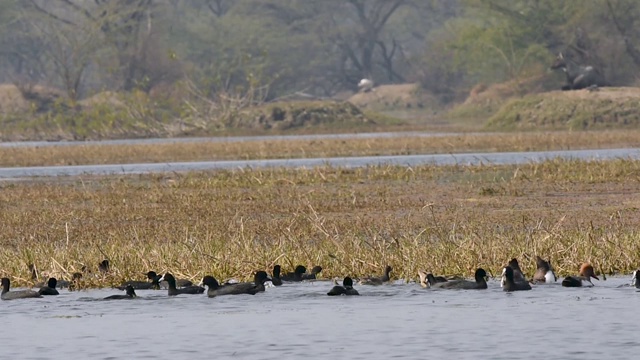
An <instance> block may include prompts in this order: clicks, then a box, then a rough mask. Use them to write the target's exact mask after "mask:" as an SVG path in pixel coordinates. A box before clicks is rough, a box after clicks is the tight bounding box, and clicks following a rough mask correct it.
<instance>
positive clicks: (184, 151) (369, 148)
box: [0, 130, 640, 167]
mask: <svg viewBox="0 0 640 360" xmlns="http://www.w3.org/2000/svg"><path fill="white" fill-rule="evenodd" d="M638 139H640V131H637V130H635V131H631V130H629V131H602V132H568V131H565V132H543V133H537V132H535V133H534V132H525V133H499V134H461V135H453V136H442V137H429V138H425V137H417V136H411V135H410V134H408V135H407V136H406V137H396V138H370V139H316V140H264V141H247V142H225V143H212V142H208V143H203V142H199V143H168V144H152V145H149V144H139V145H99V144H87V145H76V146H51V147H15V148H6V147H0V166H2V167H11V166H44V165H84V164H119V163H146V162H150V163H155V162H172V161H202V160H231V159H233V160H236V159H242V160H251V159H269V158H305V157H309V158H311V157H331V156H367V155H371V156H372V155H410V154H426V153H459V152H476V151H478V152H497V151H533V150H569V149H586V148H588V149H597V148H616V147H638V146H640V140H638Z"/></svg>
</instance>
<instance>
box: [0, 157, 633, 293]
mask: <svg viewBox="0 0 640 360" xmlns="http://www.w3.org/2000/svg"><path fill="white" fill-rule="evenodd" d="M63 180H64V181H58V180H49V179H41V180H34V181H28V182H16V183H2V184H0V224H1V225H0V245H1V247H0V264H1V265H0V275H2V276H11V277H12V279H13V281H14V282H15V283H16V285H27V284H30V283H31V280H30V272H29V270H28V268H27V265H28V264H35V265H36V267H37V268H38V270H39V276H40V277H43V278H44V277H47V276H50V275H55V276H58V277H62V278H66V279H68V278H69V277H70V274H71V273H73V272H75V271H80V269H81V268H82V266H83V265H86V266H87V267H88V270H89V271H92V274H93V275H87V276H85V278H86V279H87V280H86V281H87V283H86V285H87V286H107V285H113V284H117V283H119V282H120V281H123V280H128V279H134V278H135V279H142V278H143V276H142V273H143V272H146V271H148V270H155V271H157V272H163V271H172V272H173V273H174V274H176V275H178V276H180V277H187V278H190V279H194V280H199V279H200V278H201V277H202V276H203V275H204V274H213V275H215V276H216V277H219V278H227V277H232V276H233V277H239V278H243V279H248V278H250V277H251V273H252V272H253V271H255V270H256V269H270V268H271V267H272V266H273V265H274V264H276V263H277V264H281V265H282V266H283V268H284V270H292V269H293V267H294V266H295V265H296V264H298V263H301V264H304V265H308V266H311V265H316V264H319V265H322V266H323V267H324V269H325V270H324V271H323V276H325V277H333V276H344V275H346V274H350V275H352V276H362V275H366V274H371V273H379V272H381V270H382V268H383V267H384V265H386V264H391V265H392V266H393V268H394V273H392V275H393V276H394V277H396V278H407V279H409V278H414V277H415V276H416V274H417V270H418V269H427V270H429V271H432V272H434V273H437V274H448V275H453V274H459V275H466V276H469V275H470V274H472V273H473V270H474V269H475V268H476V267H477V266H483V267H485V268H486V269H487V270H490V271H491V272H492V273H493V274H498V273H499V270H500V267H501V266H502V265H504V264H505V263H506V262H507V261H508V260H509V259H511V258H512V257H517V258H519V259H520V263H521V266H522V268H523V270H524V271H525V272H526V273H528V274H529V275H531V274H532V273H533V271H534V270H535V269H534V261H533V259H532V257H533V256H535V255H540V256H542V257H544V258H551V260H552V262H553V264H554V266H555V267H556V270H557V271H558V273H559V274H563V275H566V274H570V273H575V272H576V271H577V269H578V266H579V264H580V263H581V262H583V261H589V262H591V263H592V264H593V265H594V267H595V268H596V269H597V270H598V271H602V272H605V273H619V272H627V271H630V270H632V269H636V268H637V267H638V264H639V262H640V259H638V254H640V241H638V240H639V235H640V234H639V232H638V228H639V225H640V224H639V222H640V220H639V219H640V217H639V216H638V212H639V210H638V209H639V207H638V204H640V192H638V191H637V190H638V185H639V181H640V162H638V161H630V160H616V161H607V162H581V161H561V160H556V161H548V162H545V163H542V164H529V165H521V166H443V167H437V166H421V167H415V168H408V167H395V166H377V167H368V168H359V169H341V168H330V167H326V168H314V169H261V170H236V171H216V172H204V173H189V174H163V175H144V176H128V177H106V178H92V177H83V178H66V179H63ZM104 258H108V259H110V261H111V264H112V270H111V272H110V273H109V274H107V275H98V274H99V272H98V271H97V264H98V262H99V261H101V260H102V259H104Z"/></svg>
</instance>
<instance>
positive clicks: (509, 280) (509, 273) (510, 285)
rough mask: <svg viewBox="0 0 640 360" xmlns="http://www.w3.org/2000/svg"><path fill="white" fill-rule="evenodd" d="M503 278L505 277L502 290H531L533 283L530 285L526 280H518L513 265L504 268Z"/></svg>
mask: <svg viewBox="0 0 640 360" xmlns="http://www.w3.org/2000/svg"><path fill="white" fill-rule="evenodd" d="M502 279H503V285H502V290H503V291H509V292H511V291H520V290H531V285H529V282H528V281H526V280H524V278H523V280H524V281H516V279H515V271H514V270H513V268H512V267H511V266H505V267H504V268H503V269H502Z"/></svg>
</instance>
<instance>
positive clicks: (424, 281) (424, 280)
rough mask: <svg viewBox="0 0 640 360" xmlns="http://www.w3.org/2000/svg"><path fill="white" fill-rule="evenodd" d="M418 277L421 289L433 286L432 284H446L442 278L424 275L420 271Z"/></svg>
mask: <svg viewBox="0 0 640 360" xmlns="http://www.w3.org/2000/svg"><path fill="white" fill-rule="evenodd" d="M418 276H419V277H420V286H422V287H423V288H429V287H431V286H433V284H437V283H441V282H447V281H449V280H447V279H446V278H445V277H444V276H434V275H433V274H432V273H428V274H427V273H426V272H424V271H422V270H418Z"/></svg>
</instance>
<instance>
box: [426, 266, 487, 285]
mask: <svg viewBox="0 0 640 360" xmlns="http://www.w3.org/2000/svg"><path fill="white" fill-rule="evenodd" d="M474 278H475V280H476V281H469V280H452V281H447V282H441V283H437V284H434V285H433V286H431V287H432V288H434V289H467V290H474V289H486V288H487V279H486V278H487V272H486V271H484V269H483V268H478V269H477V270H476V273H475V276H474Z"/></svg>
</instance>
